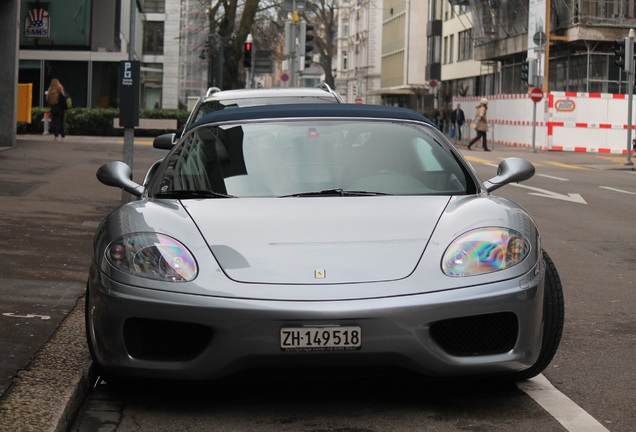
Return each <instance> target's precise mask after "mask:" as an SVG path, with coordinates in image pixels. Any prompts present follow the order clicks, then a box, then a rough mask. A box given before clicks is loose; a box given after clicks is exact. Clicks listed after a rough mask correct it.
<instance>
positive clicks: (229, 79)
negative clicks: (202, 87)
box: [208, 0, 260, 89]
mask: <svg viewBox="0 0 636 432" xmlns="http://www.w3.org/2000/svg"><path fill="white" fill-rule="evenodd" d="M259 3H260V0H243V2H242V5H241V6H242V13H241V18H240V20H239V19H238V11H239V0H212V3H211V5H210V8H209V9H208V16H209V20H210V26H209V33H210V34H212V35H218V38H219V42H220V47H219V48H220V50H222V52H221V53H218V55H223V58H224V62H223V87H224V88H229V89H232V88H241V87H244V86H245V81H244V75H243V74H241V73H240V72H241V70H240V65H241V59H242V57H243V44H244V42H245V40H246V39H247V35H248V34H250V32H251V30H252V26H253V25H254V19H255V17H256V14H257V12H258V7H259Z"/></svg>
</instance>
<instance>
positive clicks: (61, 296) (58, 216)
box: [0, 136, 636, 432]
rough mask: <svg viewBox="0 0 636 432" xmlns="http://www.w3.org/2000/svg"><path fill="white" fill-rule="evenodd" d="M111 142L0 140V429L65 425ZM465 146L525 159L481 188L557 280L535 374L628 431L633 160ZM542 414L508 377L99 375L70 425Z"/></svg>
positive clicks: (83, 386) (521, 421)
mask: <svg viewBox="0 0 636 432" xmlns="http://www.w3.org/2000/svg"><path fill="white" fill-rule="evenodd" d="M148 144H149V142H148V140H138V141H137V145H136V148H135V155H134V161H135V164H134V165H135V170H134V172H135V174H134V176H135V178H136V179H138V180H140V179H141V178H143V174H144V172H145V169H146V167H148V166H149V165H150V164H151V163H152V162H154V161H155V160H156V159H158V158H159V157H161V156H162V155H163V152H161V151H158V150H154V149H152V148H151V147H150V146H149V145H148ZM122 153H123V148H122V144H121V140H117V139H114V140H113V139H106V140H103V139H99V138H89V139H85V138H80V137H67V139H66V142H53V141H52V139H51V138H50V137H42V136H37V137H20V138H19V140H18V144H17V146H16V147H15V148H13V149H9V150H5V151H0V199H1V203H2V214H3V217H2V219H1V220H0V245H1V246H2V247H1V248H0V260H2V261H1V262H2V263H3V264H2V265H1V266H0V283H1V286H2V288H0V346H2V352H3V353H4V352H7V353H8V355H6V356H4V355H3V356H0V394H1V395H2V396H1V397H0V430H68V429H69V428H70V425H71V424H72V423H73V419H74V410H75V408H77V407H76V406H65V407H63V408H60V407H59V406H58V405H59V404H58V403H57V402H58V401H64V400H65V399H69V400H71V399H73V398H76V399H78V400H76V401H75V403H76V404H77V403H81V401H82V400H81V397H80V396H81V395H83V394H85V393H86V391H87V390H88V386H87V383H85V382H82V381H81V379H78V375H82V374H83V376H86V373H85V370H88V366H89V365H90V361H89V359H88V353H87V351H86V347H85V342H84V340H83V334H82V332H83V322H82V318H83V317H82V315H83V312H82V307H83V306H82V304H83V301H82V296H83V290H84V283H85V279H86V275H87V269H88V263H89V260H90V249H91V248H90V242H91V239H92V235H93V232H94V230H95V227H96V226H97V223H98V222H99V221H100V220H101V219H102V218H103V216H104V215H106V214H107V213H108V212H109V211H110V210H111V209H113V208H114V207H115V206H117V205H118V204H119V202H120V199H121V193H120V192H119V191H118V190H116V189H114V188H108V187H105V186H103V185H101V184H100V183H99V182H98V181H97V180H96V179H95V171H96V170H97V168H98V167H99V166H100V165H101V164H102V163H105V162H108V161H110V160H116V159H121V158H122ZM465 154H466V155H467V157H468V158H469V160H470V161H471V163H472V164H473V165H474V166H475V168H476V169H477V170H478V172H479V173H480V175H481V176H482V178H484V179H485V178H488V177H491V176H492V175H494V172H495V166H496V164H497V163H498V162H499V160H500V159H501V158H503V157H505V156H511V155H512V156H522V157H525V158H527V159H529V160H531V161H532V162H533V163H535V165H536V166H537V175H536V176H535V177H534V178H533V179H531V180H530V181H528V182H525V183H524V184H523V185H520V186H513V185H510V186H507V187H505V188H503V189H500V190H499V191H497V193H498V194H501V195H505V196H509V197H511V198H513V199H515V200H517V201H518V202H520V203H521V204H522V205H524V206H525V207H526V208H528V210H530V212H531V213H532V214H533V215H534V217H535V219H536V220H537V223H538V225H539V227H540V229H541V232H542V235H543V243H544V247H545V249H546V250H548V252H549V253H550V255H551V256H552V258H553V259H554V260H555V262H556V264H557V267H558V268H559V272H560V274H561V277H562V279H563V282H564V290H565V295H566V327H565V330H564V335H563V340H562V344H561V348H560V350H559V352H558V353H557V356H556V357H555V359H554V361H553V362H552V364H551V365H550V367H549V368H548V369H547V370H546V372H545V375H546V377H547V378H548V379H549V381H551V382H552V383H553V384H554V385H555V386H556V387H557V389H558V390H559V391H560V393H561V394H562V395H564V396H565V397H567V398H570V399H571V400H572V401H573V402H574V403H575V404H576V406H578V407H580V408H581V409H582V410H583V411H584V412H586V413H589V414H590V415H591V416H592V417H593V419H595V420H597V421H598V424H599V425H601V427H604V428H607V430H610V431H612V432H614V431H617V432H618V431H621V432H622V431H636V417H635V414H634V409H633V407H634V406H636V396H635V395H636V392H635V391H634V390H636V383H635V381H636V377H635V372H634V367H633V358H635V356H636V352H635V347H636V343H635V342H636V322H635V321H634V316H636V304H635V301H636V295H635V294H634V284H636V266H634V263H635V261H636V259H635V258H634V257H636V245H635V241H636V240H635V238H636V236H634V234H633V233H634V230H633V215H634V214H636V196H635V194H636V172H632V171H623V170H621V168H624V167H623V161H624V160H625V158H624V157H620V156H611V155H593V154H575V153H553V152H549V153H548V152H541V153H536V154H535V153H530V152H529V151H528V150H521V149H509V148H503V147H497V148H495V151H494V152H491V153H483V152H480V151H473V152H465ZM582 201H584V202H585V203H583V202H582ZM56 329H57V332H55V331H56ZM54 332H55V333H54ZM47 341H48V342H47ZM51 353H54V355H52V358H53V359H54V360H53V361H51V360H50V358H51V357H49V355H51ZM55 353H57V354H55ZM52 364H53V366H52ZM88 379H90V374H88ZM73 380H76V382H71V381H73ZM69 382H71V383H70V384H71V385H69ZM25 388H26V390H25ZM78 395H79V396H78ZM54 400H58V401H56V402H55V403H53V401H54ZM22 406H24V408H21V407H22ZM36 407H37V409H36ZM62 411H63V412H62ZM557 417H558V416H557ZM557 417H553V415H551V414H549V413H548V412H547V411H546V410H545V409H544V408H542V407H541V406H539V405H538V404H537V403H535V402H534V401H533V400H532V399H530V397H529V396H528V395H527V394H526V393H524V392H521V391H520V390H519V389H517V388H514V387H497V386H494V387H488V388H484V387H482V386H480V387H477V388H475V387H471V386H466V385H460V386H459V387H458V386H454V387H453V386H444V387H439V386H436V385H431V386H428V387H426V388H422V387H421V386H418V385H416V384H415V383H413V382H410V381H406V382H405V381H403V380H395V379H388V380H387V379H384V378H380V379H373V380H367V379H361V380H349V379H346V380H342V379H337V378H336V379H321V380H312V379H305V380H297V379H289V380H283V381H278V380H276V381H271V380H270V381H267V380H259V381H248V382H244V383H241V384H238V385H233V386H229V387H215V388H210V387H200V388H197V389H192V388H185V389H183V388H175V387H171V388H161V387H160V388H156V387H154V388H153V387H141V388H125V389H121V388H115V387H112V386H107V385H102V386H98V388H97V389H96V390H95V391H93V392H92V393H91V396H90V398H89V403H88V404H87V405H86V406H85V407H84V409H83V410H82V415H81V416H80V417H79V419H78V420H79V421H78V423H77V424H76V426H75V428H74V429H73V430H82V431H83V430H97V429H98V428H99V430H117V431H127V430H139V429H143V430H174V429H179V430H205V428H206V427H208V425H210V424H214V425H217V426H218V427H216V429H215V430H219V431H221V430H311V431H320V430H342V431H344V430H347V431H379V430H396V431H400V430H404V431H406V430H409V431H410V430H418V426H421V425H423V424H426V425H427V427H428V429H427V430H440V431H445V430H502V431H504V430H528V431H530V430H533V431H534V430H538V429H545V430H554V431H559V430H568V429H567V428H566V427H565V426H563V424H562V423H561V422H560V421H559V419H558V418H557ZM91 422H92V423H91ZM419 430H422V429H421V428H420V429H419ZM570 430H572V429H570ZM590 430H594V429H590ZM597 430H598V429H597Z"/></svg>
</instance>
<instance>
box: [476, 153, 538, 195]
mask: <svg viewBox="0 0 636 432" xmlns="http://www.w3.org/2000/svg"><path fill="white" fill-rule="evenodd" d="M533 175H534V165H532V164H531V163H530V162H528V161H527V160H525V159H521V158H517V157H511V158H507V159H505V160H503V161H501V163H500V164H499V166H498V167H497V175H496V176H495V177H493V178H491V179H490V180H486V181H485V182H484V185H485V186H486V190H487V191H488V192H492V191H494V190H497V189H499V188H500V187H502V186H505V185H507V184H508V183H518V182H522V181H525V180H528V179H529V178H531V177H532V176H533Z"/></svg>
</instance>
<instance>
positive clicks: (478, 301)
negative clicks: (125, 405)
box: [87, 263, 544, 380]
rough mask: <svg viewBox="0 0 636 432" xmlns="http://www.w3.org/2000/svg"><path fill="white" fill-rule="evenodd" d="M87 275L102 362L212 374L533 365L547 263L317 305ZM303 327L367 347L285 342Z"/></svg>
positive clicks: (483, 369) (147, 371)
mask: <svg viewBox="0 0 636 432" xmlns="http://www.w3.org/2000/svg"><path fill="white" fill-rule="evenodd" d="M540 265H541V266H542V265H543V263H541V264H540ZM91 275H92V276H91V278H90V280H89V283H88V291H89V292H88V300H87V320H88V323H89V326H88V328H89V331H90V332H91V337H90V338H89V343H91V345H92V346H91V348H92V352H93V354H94V357H95V359H96V360H97V362H98V363H99V364H100V366H101V367H102V368H104V369H105V370H106V371H109V372H112V373H116V374H121V375H125V376H135V377H141V378H164V379H178V380H214V379H218V378H222V377H226V376H229V375H232V374H234V373H238V372H243V371H247V370H250V369H261V368H313V367H316V368H318V367H319V368H324V367H338V368H345V367H355V368H359V367H397V368H401V369H406V370H408V371H411V372H415V373H417V374H421V375H425V376H435V377H451V376H464V375H479V374H497V373H507V372H514V371H519V370H523V369H526V368H528V367H530V366H532V364H533V363H534V362H535V361H536V359H537V357H538V355H539V351H540V348H541V338H542V332H541V329H542V317H543V284H544V271H543V270H541V271H538V272H536V275H534V272H533V275H534V276H530V274H526V275H524V277H521V278H516V279H511V280H507V281H503V282H497V283H492V284H488V285H482V286H472V287H469V288H462V289H455V290H449V291H442V292H434V293H427V294H419V295H408V296H398V297H384V298H373V299H361V300H339V301H322V302H321V301H264V300H251V299H238V298H220V297H206V296H198V295H192V294H180V293H170V292H165V291H155V290H151V289H146V288H138V287H133V286H129V285H125V284H120V283H117V282H115V281H112V280H110V279H108V278H105V277H104V275H103V274H101V273H100V272H99V270H97V269H96V268H93V269H92V271H91ZM387 285H390V282H387ZM305 326H311V327H316V326H359V327H360V328H361V331H362V347H361V349H359V350H356V351H326V352H325V351H318V352H286V351H283V350H281V348H280V340H279V338H280V329H281V328H282V327H305Z"/></svg>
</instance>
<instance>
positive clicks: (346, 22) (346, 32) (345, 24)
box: [342, 19, 349, 37]
mask: <svg viewBox="0 0 636 432" xmlns="http://www.w3.org/2000/svg"><path fill="white" fill-rule="evenodd" d="M342 35H343V36H344V37H348V36H349V20H348V19H345V20H342Z"/></svg>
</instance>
